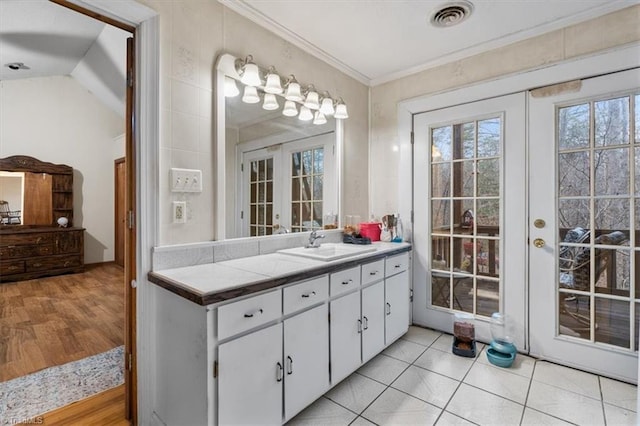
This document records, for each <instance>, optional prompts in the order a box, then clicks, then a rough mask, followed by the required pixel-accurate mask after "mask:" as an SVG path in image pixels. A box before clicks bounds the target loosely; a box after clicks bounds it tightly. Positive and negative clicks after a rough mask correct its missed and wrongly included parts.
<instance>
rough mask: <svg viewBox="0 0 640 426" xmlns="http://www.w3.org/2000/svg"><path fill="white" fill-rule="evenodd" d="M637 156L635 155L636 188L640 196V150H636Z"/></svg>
mask: <svg viewBox="0 0 640 426" xmlns="http://www.w3.org/2000/svg"><path fill="white" fill-rule="evenodd" d="M635 151H636V155H635V157H636V158H635V166H636V176H635V178H636V181H635V187H636V191H635V192H636V195H640V148H636V149H635Z"/></svg>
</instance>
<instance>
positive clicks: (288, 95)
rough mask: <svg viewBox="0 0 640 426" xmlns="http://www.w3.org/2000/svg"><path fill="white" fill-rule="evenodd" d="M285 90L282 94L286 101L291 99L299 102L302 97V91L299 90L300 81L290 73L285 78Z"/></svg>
mask: <svg viewBox="0 0 640 426" xmlns="http://www.w3.org/2000/svg"><path fill="white" fill-rule="evenodd" d="M286 86H287V91H286V92H285V94H284V98H285V99H286V100H288V101H293V102H301V101H302V99H304V98H303V97H302V92H301V91H300V83H298V80H296V77H295V76H294V75H293V74H291V75H290V76H289V78H288V79H287V84H286Z"/></svg>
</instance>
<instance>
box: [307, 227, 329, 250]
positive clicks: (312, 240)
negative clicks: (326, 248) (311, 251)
mask: <svg viewBox="0 0 640 426" xmlns="http://www.w3.org/2000/svg"><path fill="white" fill-rule="evenodd" d="M321 238H324V235H320V234H318V233H317V232H316V230H315V229H314V230H313V231H311V234H309V243H307V245H306V246H305V248H318V247H320V241H319V240H320V239H321Z"/></svg>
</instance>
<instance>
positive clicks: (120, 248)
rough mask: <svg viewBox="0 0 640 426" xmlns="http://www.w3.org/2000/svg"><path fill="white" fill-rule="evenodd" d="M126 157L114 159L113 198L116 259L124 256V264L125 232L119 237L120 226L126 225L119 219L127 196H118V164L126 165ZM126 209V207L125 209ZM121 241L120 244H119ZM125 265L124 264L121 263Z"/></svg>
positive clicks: (116, 261)
mask: <svg viewBox="0 0 640 426" xmlns="http://www.w3.org/2000/svg"><path fill="white" fill-rule="evenodd" d="M125 162H126V159H125V157H121V158H117V159H115V160H114V161H113V180H114V182H113V187H114V194H113V199H114V214H113V230H114V238H113V240H114V250H113V251H114V261H115V263H116V264H119V263H118V259H120V258H121V257H122V259H123V260H122V263H123V264H124V244H125V242H124V234H123V238H122V240H120V238H118V236H119V233H120V227H121V226H124V225H123V224H122V222H120V221H119V219H120V215H119V209H120V208H123V207H124V202H125V199H124V198H125V197H123V198H122V199H120V197H119V196H118V194H119V193H120V179H119V178H118V166H120V165H121V164H124V166H123V167H126V163H125ZM124 185H125V186H126V185H127V182H126V169H125V178H124ZM123 210H124V209H123ZM125 217H126V213H125ZM118 243H120V244H118ZM121 266H123V265H121Z"/></svg>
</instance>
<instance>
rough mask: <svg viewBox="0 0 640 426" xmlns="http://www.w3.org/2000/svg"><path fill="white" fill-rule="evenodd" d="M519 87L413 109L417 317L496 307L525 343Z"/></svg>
mask: <svg viewBox="0 0 640 426" xmlns="http://www.w3.org/2000/svg"><path fill="white" fill-rule="evenodd" d="M525 103H526V95H525V93H518V94H513V95H507V96H502V97H497V98H492V99H488V100H483V101H478V102H474V103H470V104H464V105H460V106H455V107H450V108H444V109H439V110H436V111H432V112H426V113H422V114H418V115H415V116H414V125H413V128H414V134H415V135H414V140H415V143H414V184H413V188H414V189H413V192H414V196H413V200H414V252H415V256H414V277H413V286H414V305H413V306H414V308H413V321H414V323H417V324H421V325H425V326H429V327H433V328H436V329H440V330H445V331H449V332H450V331H451V330H452V325H453V318H452V317H453V315H454V313H455V312H467V313H470V314H473V315H474V316H475V318H476V320H475V328H476V336H477V338H478V339H480V340H485V341H488V340H490V339H491V336H490V328H489V324H490V322H489V319H490V317H491V314H492V313H494V312H502V313H505V314H506V315H507V318H508V320H509V322H510V324H511V325H512V330H513V337H514V339H515V344H516V345H517V347H518V348H519V349H521V350H523V349H524V350H526V349H527V347H526V342H527V340H526V329H527V327H526V325H527V321H526V320H527V315H526V298H525V295H526V293H525V284H526V256H527V253H526V249H527V243H526V238H527V235H526V190H525V188H526V168H525V164H526V161H525V152H526V151H525V148H526V144H525V142H526V133H525V132H526V129H525Z"/></svg>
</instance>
